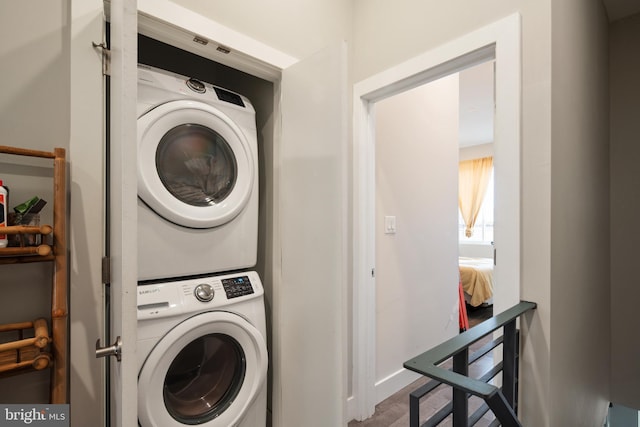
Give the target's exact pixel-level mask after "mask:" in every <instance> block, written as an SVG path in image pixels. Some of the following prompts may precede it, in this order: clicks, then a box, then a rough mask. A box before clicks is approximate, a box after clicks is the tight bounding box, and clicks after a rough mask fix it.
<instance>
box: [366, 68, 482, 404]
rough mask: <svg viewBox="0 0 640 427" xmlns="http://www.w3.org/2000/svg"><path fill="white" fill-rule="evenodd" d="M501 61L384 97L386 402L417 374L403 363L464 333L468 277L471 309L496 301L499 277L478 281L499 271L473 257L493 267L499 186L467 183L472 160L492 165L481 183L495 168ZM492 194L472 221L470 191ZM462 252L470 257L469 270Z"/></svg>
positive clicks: (378, 123)
mask: <svg viewBox="0 0 640 427" xmlns="http://www.w3.org/2000/svg"><path fill="white" fill-rule="evenodd" d="M493 64H494V61H492V60H490V61H486V62H483V63H480V64H477V65H474V66H472V67H469V68H466V69H464V70H461V71H459V72H456V73H452V74H450V75H448V76H445V77H442V78H439V79H437V80H434V81H431V82H428V83H425V84H423V85H420V86H418V87H416V88H412V89H410V90H407V91H404V92H402V93H398V94H395V95H393V96H391V97H389V98H386V99H383V100H380V101H378V102H376V103H375V107H374V108H375V126H374V129H375V131H374V139H375V236H374V238H375V266H376V268H375V281H376V301H375V313H376V318H375V324H376V347H375V361H376V365H375V372H376V373H375V388H376V400H377V401H378V402H379V401H382V400H384V399H385V398H386V397H388V396H390V395H391V394H393V393H395V392H396V391H397V390H398V389H400V388H402V387H404V386H405V385H406V382H410V381H412V380H415V374H414V373H411V372H408V371H406V370H404V369H402V368H401V367H402V362H404V361H405V360H406V359H407V358H408V357H410V355H411V354H419V353H420V352H422V351H425V350H427V349H428V348H431V347H433V346H435V345H437V344H439V343H440V342H442V341H444V340H446V339H448V338H450V337H451V336H453V335H455V334H456V333H458V330H459V326H460V325H459V323H458V312H457V310H458V307H459V303H458V302H459V300H458V281H459V278H460V277H462V278H464V279H465V281H464V282H463V285H464V290H465V291H466V292H465V297H466V299H467V301H468V303H469V304H470V305H469V307H470V311H472V309H471V307H473V313H472V314H474V315H475V314H480V312H481V311H482V312H484V311H485V310H483V309H482V306H483V304H484V305H485V306H486V305H488V304H492V300H493V288H492V286H491V283H485V282H482V281H480V280H478V279H479V271H480V270H482V275H483V276H482V277H488V278H491V277H492V276H491V275H490V274H488V273H487V271H486V269H485V266H484V265H477V266H476V265H474V263H476V264H479V263H483V262H484V261H486V265H487V266H488V267H493V259H489V256H492V254H493V249H492V243H493V235H494V233H493V204H494V203H493V188H490V189H489V190H490V191H488V192H487V191H482V192H480V193H481V194H479V195H478V194H475V193H476V192H478V191H475V190H476V188H478V187H480V186H479V185H477V184H476V185H472V186H471V187H473V188H472V190H474V191H473V193H474V194H472V192H471V191H467V190H466V186H465V185H464V184H465V172H466V170H465V168H467V167H468V168H469V169H471V170H472V171H473V172H475V171H477V170H478V169H479V168H478V167H477V165H476V163H480V162H482V163H483V164H484V165H485V166H486V167H485V169H486V171H487V172H488V174H487V176H486V177H483V178H484V180H483V181H482V182H481V184H483V188H482V190H485V189H486V188H487V187H488V186H487V184H488V181H489V178H492V175H493V174H492V170H493V167H492V159H493V111H494V100H493V86H494V84H493V80H494V77H493V76H494V71H493ZM459 165H460V166H459ZM476 175H477V173H476ZM459 182H460V184H461V186H462V189H461V190H460V191H459V185H458V183H459ZM467 193H468V194H467ZM484 193H488V194H486V195H487V197H486V200H485V201H484V203H481V204H480V203H475V204H474V206H472V207H473V208H474V209H475V208H476V207H477V208H480V207H484V210H482V209H477V211H478V212H476V211H474V212H473V213H472V216H473V218H474V219H475V221H473V222H472V221H468V224H469V226H468V227H467V226H466V223H465V222H466V221H465V218H463V215H461V209H460V208H459V207H462V208H463V209H462V212H463V213H464V214H465V215H464V217H469V215H468V209H467V200H466V199H465V198H464V197H462V196H465V197H466V198H473V199H477V198H478V197H480V201H482V196H483V195H484ZM459 200H460V203H459ZM472 201H473V200H472ZM476 205H477V206H476ZM483 251H485V252H486V254H485V253H483ZM481 255H485V256H486V258H481V257H480V256H481ZM458 260H460V262H461V263H464V266H461V267H460V272H462V273H463V275H462V276H459V263H458ZM489 273H492V271H491V270H489ZM470 279H473V280H470ZM476 307H478V308H476ZM415 325H425V327H415Z"/></svg>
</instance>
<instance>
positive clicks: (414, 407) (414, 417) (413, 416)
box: [409, 394, 420, 427]
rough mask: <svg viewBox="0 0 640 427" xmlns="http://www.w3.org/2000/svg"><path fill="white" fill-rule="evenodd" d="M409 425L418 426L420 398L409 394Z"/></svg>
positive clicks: (411, 426)
mask: <svg viewBox="0 0 640 427" xmlns="http://www.w3.org/2000/svg"><path fill="white" fill-rule="evenodd" d="M409 427H420V399H419V398H417V397H415V396H414V395H412V394H410V395H409Z"/></svg>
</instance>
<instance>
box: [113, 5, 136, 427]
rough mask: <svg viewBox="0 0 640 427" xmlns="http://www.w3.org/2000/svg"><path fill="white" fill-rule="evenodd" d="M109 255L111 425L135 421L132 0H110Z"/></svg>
mask: <svg viewBox="0 0 640 427" xmlns="http://www.w3.org/2000/svg"><path fill="white" fill-rule="evenodd" d="M110 8H111V10H110V13H111V35H110V37H111V40H110V42H111V45H110V47H111V93H110V94H109V96H110V97H111V111H110V128H111V136H110V153H109V156H110V170H109V171H108V173H109V185H110V187H109V191H110V194H108V197H109V200H110V211H109V212H108V215H109V224H110V235H109V236H107V239H109V242H110V243H109V248H110V253H109V256H110V258H111V267H112V268H111V335H112V336H111V338H110V339H111V342H109V343H108V345H110V344H112V343H113V342H114V341H115V339H116V337H120V338H121V339H122V359H121V361H117V360H116V358H114V357H110V358H109V359H108V360H107V362H106V363H110V364H111V378H110V379H109V380H110V384H111V390H110V391H111V396H110V397H111V425H112V426H114V427H129V426H133V425H137V419H138V417H137V381H136V379H137V377H138V370H137V358H136V341H137V329H136V327H137V316H136V286H137V279H138V262H137V244H136V236H137V223H138V221H137V192H136V186H135V185H131V183H132V182H136V180H137V155H136V153H137V150H136V144H133V143H132V142H133V141H136V135H137V126H136V101H137V100H136V96H137V80H138V79H137V75H138V69H137V62H138V61H137V58H138V48H137V43H136V41H137V38H136V34H137V9H136V1H135V0H112V1H111V3H110Z"/></svg>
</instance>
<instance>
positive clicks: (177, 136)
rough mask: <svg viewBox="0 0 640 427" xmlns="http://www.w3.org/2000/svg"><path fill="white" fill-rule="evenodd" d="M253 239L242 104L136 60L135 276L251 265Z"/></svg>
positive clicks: (249, 147) (254, 153) (249, 121)
mask: <svg viewBox="0 0 640 427" xmlns="http://www.w3.org/2000/svg"><path fill="white" fill-rule="evenodd" d="M257 242H258V141H257V132H256V121H255V110H254V109H253V106H252V104H251V102H250V101H249V100H248V99H247V98H245V97H244V96H242V95H239V94H237V93H234V92H231V91H228V90H226V89H222V88H220V87H217V86H213V85H211V84H209V83H204V82H201V81H199V80H195V79H190V78H188V77H184V76H181V75H178V74H174V73H169V72H167V71H163V70H159V69H156V68H152V67H148V66H143V65H139V66H138V277H139V280H150V279H165V278H170V277H180V276H189V275H197V274H210V273H214V272H223V271H230V270H238V269H243V268H251V267H253V266H254V265H255V263H256V254H257Z"/></svg>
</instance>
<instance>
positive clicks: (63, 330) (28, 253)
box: [0, 145, 69, 404]
mask: <svg viewBox="0 0 640 427" xmlns="http://www.w3.org/2000/svg"><path fill="white" fill-rule="evenodd" d="M0 153H1V154H13V155H17V156H27V157H39V158H45V159H51V160H53V228H52V229H51V227H49V226H42V227H21V226H13V227H6V229H3V230H2V231H3V233H5V232H6V234H41V235H43V236H46V235H49V234H52V235H53V239H52V240H53V244H52V247H50V246H49V245H47V244H42V245H39V246H34V247H8V248H0V264H16V263H30V262H53V263H54V271H53V283H52V286H51V338H50V347H51V360H50V362H51V363H50V364H51V369H52V371H51V402H50V403H54V404H56V403H68V394H69V390H68V387H69V381H68V372H69V351H68V348H69V337H68V328H69V326H68V294H69V289H68V287H69V284H68V267H67V265H68V264H67V227H66V218H67V190H66V183H67V178H66V158H65V156H66V153H65V149H64V148H54V150H53V151H52V152H49V151H38V150H29V149H24V148H17V147H9V146H4V145H0ZM0 292H2V289H1V288H0ZM36 322H37V324H36ZM45 323H46V321H45ZM3 328H4V330H9V329H27V328H33V329H34V330H35V335H36V338H37V337H40V338H42V335H43V329H42V323H41V319H38V320H35V321H33V322H23V323H15V324H9V325H0V330H2V329H3ZM45 328H46V325H45ZM20 341H22V343H19V344H18V343H16V344H12V343H5V344H2V345H0V350H11V349H13V347H16V346H18V347H17V348H22V349H27V348H29V347H31V346H33V345H34V344H31V343H30V344H26V345H22V344H25V342H24V340H20ZM42 342H43V341H42V339H40V340H39V341H36V343H38V345H41V344H42ZM7 344H8V345H7ZM2 346H4V347H2ZM36 348H39V347H37V345H36ZM23 351H26V352H28V350H23ZM34 351H35V350H34ZM32 352H33V351H32ZM28 357H29V356H27V358H28ZM33 357H34V359H33V360H34V361H35V359H36V358H37V357H38V355H37V354H36V355H34V356H33ZM43 357H47V356H46V355H45V356H43ZM10 363H11V362H9V361H7V363H5V364H4V365H5V366H4V368H5V371H12V370H16V371H17V370H20V371H21V370H24V369H25V366H20V367H18V366H7V365H9V364H10ZM43 364H45V360H44V359H40V360H39V361H38V362H36V366H32V367H31V369H38V368H40V369H42V368H44V367H46V366H42V365H43ZM0 365H2V362H1V361H0ZM46 365H47V366H48V365H49V363H48V362H47V363H46ZM2 369H3V368H2V366H0V372H1V370H2ZM28 369H29V367H27V370H28Z"/></svg>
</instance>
